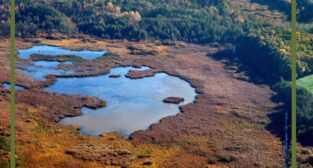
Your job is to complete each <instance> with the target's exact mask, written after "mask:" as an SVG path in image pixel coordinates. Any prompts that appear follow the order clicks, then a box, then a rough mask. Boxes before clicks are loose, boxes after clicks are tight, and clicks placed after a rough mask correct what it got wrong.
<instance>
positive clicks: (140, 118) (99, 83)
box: [19, 46, 196, 136]
mask: <svg viewBox="0 0 313 168" xmlns="http://www.w3.org/2000/svg"><path fill="white" fill-rule="evenodd" d="M19 53H20V58H23V59H27V58H29V56H30V55H32V54H47V55H52V56H53V55H54V56H56V55H64V54H75V55H78V56H80V57H82V58H83V59H94V58H98V57H100V56H102V55H103V54H104V53H105V52H99V51H98V52H95V51H71V50H66V49H63V48H59V47H51V46H34V47H32V48H30V49H25V50H19ZM65 64H71V62H65ZM59 65H60V62H57V61H33V63H32V65H29V66H26V67H23V69H22V70H23V72H24V73H26V74H28V75H30V76H31V77H33V78H34V79H37V80H44V79H45V76H46V75H48V74H52V75H59V74H71V73H75V71H73V70H68V69H66V70H65V69H60V68H58V67H59ZM147 69H150V68H149V67H145V66H144V67H141V68H134V67H117V68H112V69H111V71H110V73H109V74H107V75H100V76H96V77H84V78H57V81H56V83H55V84H53V85H52V86H50V87H48V88H46V90H47V91H51V92H56V93H64V94H71V95H88V96H95V97H98V98H100V99H102V100H105V101H106V102H107V107H105V108H99V109H96V110H93V109H89V108H83V109H82V112H83V114H82V115H81V116H78V117H72V118H65V119H63V120H61V121H60V123H61V124H64V125H77V126H80V127H81V132H82V133H84V134H88V135H93V136H97V135H99V134H101V133H103V132H111V131H118V132H120V133H122V134H123V135H125V136H129V135H130V134H131V133H132V132H134V131H137V130H145V129H147V128H148V127H149V126H150V125H151V124H153V123H157V122H159V121H160V119H162V118H164V117H166V116H170V115H175V114H177V113H179V105H184V104H188V103H192V102H193V101H194V99H195V96H196V93H195V89H194V88H192V87H191V86H190V84H189V83H187V82H186V81H184V80H182V79H180V78H178V77H173V76H169V75H168V74H166V73H158V74H156V75H155V76H153V77H146V78H143V79H129V78H126V77H125V75H126V73H127V72H128V71H129V70H147ZM112 74H114V75H116V74H120V75H121V77H120V78H109V75H112ZM169 96H177V97H183V98H184V99H185V101H184V102H182V103H181V104H179V105H176V104H166V103H163V99H164V98H166V97H169ZM34 103H35V102H34Z"/></svg>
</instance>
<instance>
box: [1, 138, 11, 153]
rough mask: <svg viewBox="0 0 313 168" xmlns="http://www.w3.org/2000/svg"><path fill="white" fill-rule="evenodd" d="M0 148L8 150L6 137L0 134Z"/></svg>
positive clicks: (8, 145)
mask: <svg viewBox="0 0 313 168" xmlns="http://www.w3.org/2000/svg"><path fill="white" fill-rule="evenodd" d="M0 150H4V151H9V150H10V144H9V140H8V138H7V137H4V136H0Z"/></svg>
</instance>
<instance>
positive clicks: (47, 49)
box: [19, 45, 106, 60]
mask: <svg viewBox="0 0 313 168" xmlns="http://www.w3.org/2000/svg"><path fill="white" fill-rule="evenodd" d="M105 53H106V51H89V50H69V49H65V48H61V47H55V46H48V45H39V46H33V47H32V48H29V49H21V50H19V57H20V58H22V59H28V58H29V57H30V56H31V55H33V54H40V55H49V56H60V55H76V56H78V57H80V58H82V59H85V60H92V59H96V58H99V57H102V56H103V55H104V54H105Z"/></svg>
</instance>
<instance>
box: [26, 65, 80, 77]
mask: <svg viewBox="0 0 313 168" xmlns="http://www.w3.org/2000/svg"><path fill="white" fill-rule="evenodd" d="M60 64H61V63H60V62H57V61H34V62H33V64H32V65H30V66H26V67H23V69H22V70H23V72H24V73H25V74H27V75H29V76H31V77H32V78H34V79H37V80H45V79H46V78H45V77H46V76H47V75H50V74H52V75H62V74H73V73H75V71H74V70H65V69H60V68H58V66H59V65H60Z"/></svg>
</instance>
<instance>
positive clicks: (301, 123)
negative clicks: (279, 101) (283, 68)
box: [274, 81, 313, 145]
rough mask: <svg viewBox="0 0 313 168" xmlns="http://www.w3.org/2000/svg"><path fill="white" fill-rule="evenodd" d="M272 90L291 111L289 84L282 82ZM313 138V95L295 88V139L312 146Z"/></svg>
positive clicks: (305, 90)
mask: <svg viewBox="0 0 313 168" xmlns="http://www.w3.org/2000/svg"><path fill="white" fill-rule="evenodd" d="M274 89H275V90H276V91H277V92H278V93H279V95H280V97H281V98H283V99H284V101H285V102H286V105H288V109H291V84H290V82H286V81H283V82H281V83H279V84H276V85H275V86H274ZM312 137H313V94H312V93H311V92H309V91H308V90H307V89H305V88H302V87H297V138H298V140H299V142H301V143H303V144H306V145H313V144H312Z"/></svg>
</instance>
